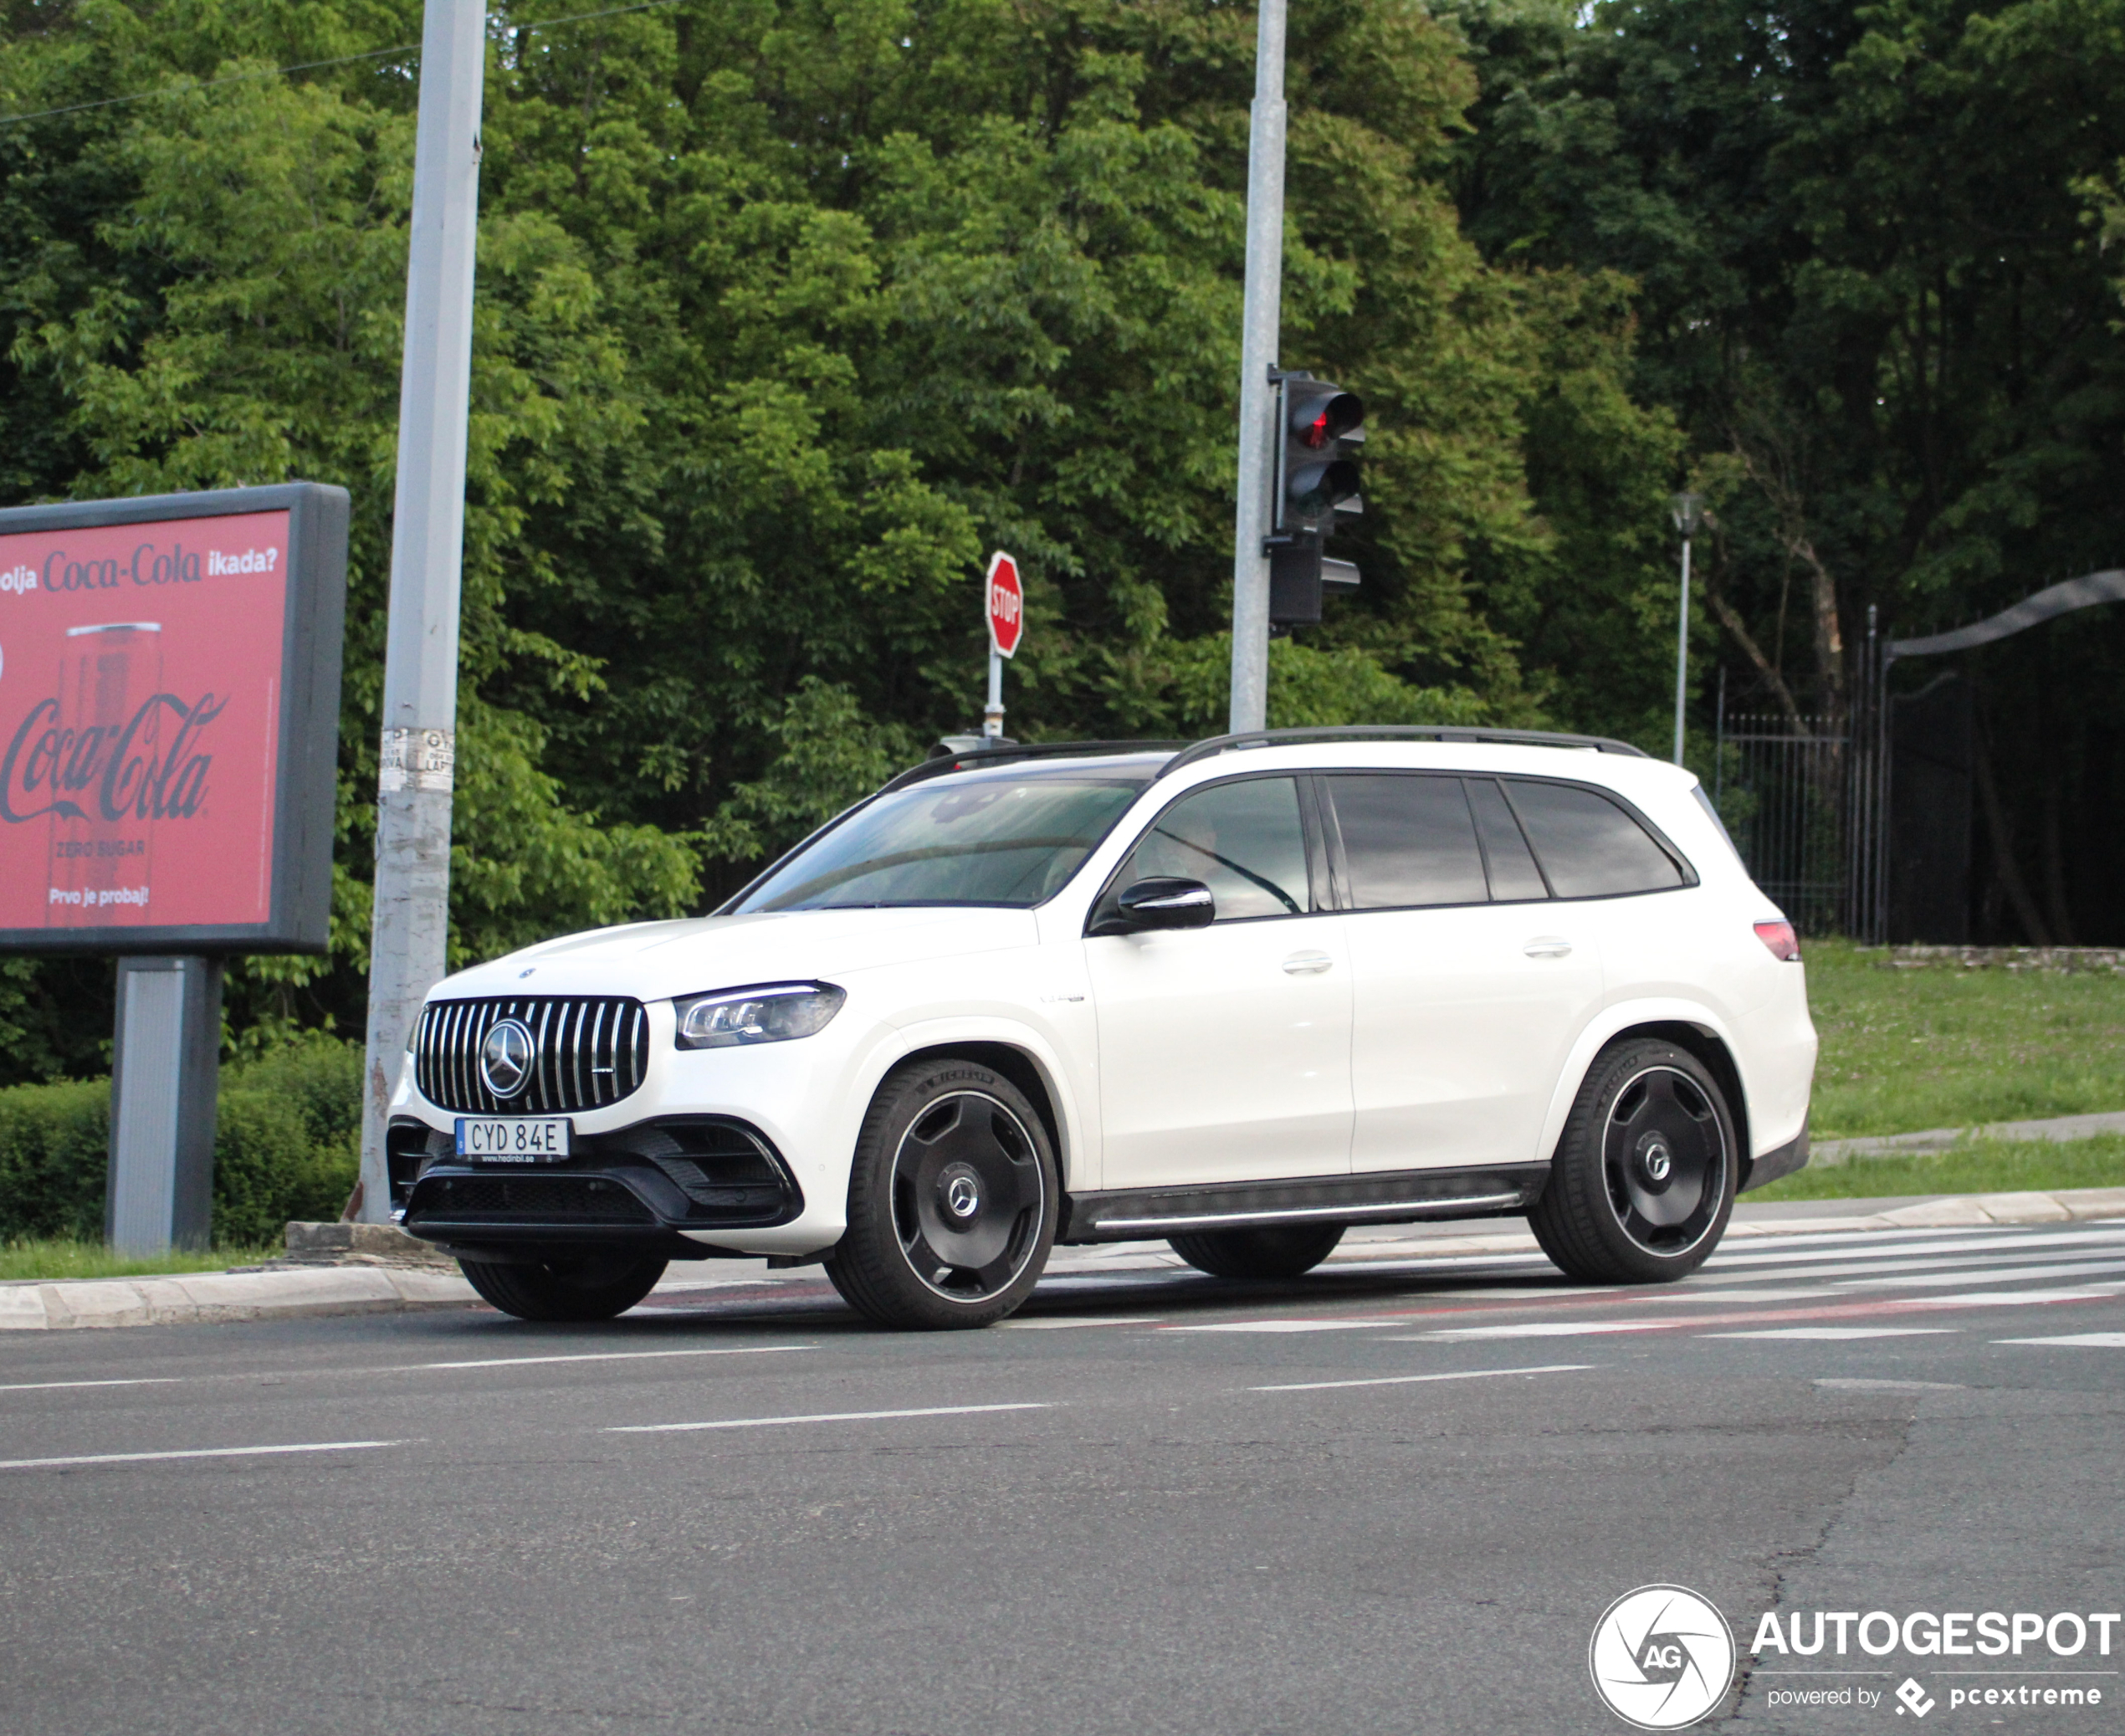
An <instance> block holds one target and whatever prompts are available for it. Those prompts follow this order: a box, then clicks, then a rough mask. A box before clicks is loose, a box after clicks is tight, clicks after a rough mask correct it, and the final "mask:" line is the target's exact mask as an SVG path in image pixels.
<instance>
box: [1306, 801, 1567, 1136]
mask: <svg viewBox="0 0 2125 1736" xmlns="http://www.w3.org/2000/svg"><path fill="white" fill-rule="evenodd" d="M1321 786H1322V790H1323V793H1324V801H1323V815H1324V826H1325V827H1326V836H1327V838H1328V840H1329V847H1330V853H1331V859H1332V861H1333V863H1334V868H1335V873H1336V878H1337V879H1338V881H1339V886H1340V891H1341V902H1342V903H1343V904H1344V905H1345V907H1346V908H1347V909H1348V911H1349V915H1348V923H1349V946H1350V955H1351V960H1352V967H1351V968H1352V975H1351V983H1352V989H1351V992H1352V996H1353V1006H1352V1020H1351V1023H1352V1033H1351V1086H1352V1093H1353V1124H1352V1146H1351V1166H1352V1168H1353V1169H1354V1170H1416V1169H1432V1168H1452V1167H1460V1166H1464V1165H1466V1166H1477V1165H1496V1164H1525V1163H1531V1162H1534V1161H1536V1160H1539V1158H1540V1156H1541V1155H1542V1154H1541V1153H1540V1152H1539V1150H1537V1149H1536V1148H1537V1145H1538V1142H1539V1139H1540V1137H1541V1132H1542V1123H1543V1118H1544V1115H1545V1114H1546V1113H1547V1112H1548V1109H1549V1100H1550V1093H1551V1090H1552V1088H1553V1087H1554V1084H1555V1083H1556V1079H1557V1075H1558V1071H1559V1068H1562V1066H1563V1065H1564V1060H1565V1058H1566V1057H1567V1055H1568V1054H1569V1051H1570V1048H1571V1045H1572V1041H1573V1039H1574V1038H1575V1037H1576V1036H1577V1035H1578V1033H1579V1032H1580V1029H1581V1028H1582V1027H1584V1025H1585V1022H1586V1020H1587V1019H1588V1018H1590V1017H1592V1015H1593V1013H1594V1011H1595V1009H1596V1008H1597V1007H1598V1006H1600V998H1601V965H1600V951H1599V948H1598V946H1597V945H1596V944H1595V940H1594V937H1593V935H1592V933H1591V929H1592V924H1588V923H1585V922H1584V921H1582V920H1581V919H1580V914H1579V913H1578V912H1577V911H1576V910H1575V909H1574V908H1573V907H1572V906H1570V905H1567V904H1558V903H1555V902H1554V901H1552V900H1551V899H1550V898H1549V887H1548V885H1547V884H1546V883H1544V879H1543V877H1542V874H1541V872H1540V870H1539V868H1538V867H1537V865H1536V863H1535V860H1534V856H1533V854H1532V853H1531V852H1530V851H1529V849H1528V844H1527V841H1526V838H1525V837H1524V836H1523V833H1522V832H1521V830H1520V828H1519V827H1518V823H1517V822H1516V821H1515V819H1514V817H1513V812H1512V810H1511V807H1510V806H1509V805H1508V803H1507V801H1505V799H1504V797H1503V795H1502V794H1501V793H1500V791H1499V789H1498V785H1497V783H1496V782H1495V781H1493V780H1492V779H1489V778H1477V777H1471V778H1461V777H1456V776H1447V775H1443V774H1436V773H1419V772H1388V773H1362V774H1361V773H1354V772H1352V773H1336V774H1333V775H1330V776H1324V777H1323V778H1322V779H1321Z"/></svg>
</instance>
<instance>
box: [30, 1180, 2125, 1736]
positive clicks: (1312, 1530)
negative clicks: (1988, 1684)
mask: <svg viewBox="0 0 2125 1736" xmlns="http://www.w3.org/2000/svg"><path fill="white" fill-rule="evenodd" d="M717 1271H718V1268H716V1267H712V1266H711V1267H703V1268H701V1269H700V1275H701V1277H702V1278H703V1279H704V1281H709V1280H714V1278H715V1277H716V1274H717ZM653 1300H654V1301H655V1302H656V1303H658V1305H656V1306H645V1307H644V1308H642V1309H639V1310H637V1312H636V1313H635V1314H632V1315H630V1316H629V1317H627V1319H623V1320H621V1321H618V1322H615V1323H613V1324H610V1325H607V1326H602V1327H597V1328H567V1329H562V1328H542V1327H533V1326H528V1325H525V1324H520V1323H517V1322H514V1321H510V1320H507V1319H504V1318H502V1317H500V1316H499V1315H494V1314H488V1313H485V1312H484V1311H481V1312H463V1313H453V1314H427V1315H402V1316H389V1317H371V1318H353V1319H337V1320H327V1321H320V1322H310V1323H300V1324H298V1323H283V1324H262V1325H255V1326H228V1327H198V1328H170V1329H140V1330H133V1331H119V1332H109V1333H64V1334H59V1333H54V1334H34V1335H32V1334H23V1335H21V1336H20V1337H19V1338H15V1339H6V1338H0V1730H3V1731H5V1732H6V1733H7V1736H45V1733H65V1736H78V1733H84V1732H88V1733H102V1732H111V1733H120V1732H123V1733H126V1736H157V1733H163V1732H172V1733H185V1736H191V1733H200V1732H213V1733H216V1736H224V1733H226V1736H239V1733H251V1732H272V1733H275V1736H280V1733H289V1732H370V1731H376V1732H384V1731H388V1732H392V1733H393V1736H430V1733H433V1736H486V1733H493V1732H530V1731H535V1732H540V1733H549V1732H575V1731H583V1732H607V1731H614V1732H619V1731H624V1732H637V1731H639V1732H664V1731H704V1732H717V1733H722V1732H745V1733H754V1732H759V1733H812V1732H818V1733H832V1736H880V1733H888V1732H905V1733H911V1736H961V1733H964V1736H977V1733H978V1736H1019V1733H1028V1736H1034V1733H1038V1736H1046V1733H1050V1732H1073V1733H1088V1736H1090V1733H1106V1732H1114V1733H1122V1732H1128V1733H1132V1736H1136V1733H1163V1732H1175V1733H1187V1736H1196V1733H1204V1736H1211V1733H1215V1736H1257V1733H1259V1736H1271V1733H1277V1736H1301V1733H1304V1736H1341V1733H1344V1732H1352V1733H1355V1732H1365V1733H1370V1732H1382V1733H1386V1732H1395V1733H1402V1732H1435V1731H1436V1732H1456V1733H1458V1732H1481V1733H1486V1736H1487V1733H1505V1732H1528V1733H1531V1736H1559V1733H1574V1732H1580V1731H1586V1732H1605V1731H1620V1730H1622V1729H1624V1728H1626V1726H1625V1725H1623V1724H1622V1723H1620V1722H1619V1721H1617V1720H1616V1718H1613V1717H1612V1716H1611V1715H1610V1713H1608V1712H1607V1711H1605V1709H1603V1708H1602V1707H1601V1706H1600V1703H1598V1702H1597V1701H1596V1699H1595V1697H1594V1693H1593V1691H1592V1688H1591V1686H1590V1681H1589V1677H1588V1671H1587V1644H1588V1638H1589V1636H1590V1631H1591V1629H1592V1626H1593V1624H1594V1622H1595V1619H1596V1618H1597V1616H1600V1612H1601V1611H1603V1610H1604V1608H1605V1606H1606V1605H1609V1604H1610V1602H1611V1601H1612V1600H1614V1599H1616V1597H1618V1596H1619V1595H1621V1594H1622V1593H1624V1592H1625V1591H1626V1590H1630V1589H1631V1588H1632V1587H1634V1586H1636V1585H1641V1584H1645V1583H1647V1582H1653V1581H1666V1582H1673V1583H1679V1584H1682V1585H1687V1586H1689V1587H1692V1588H1693V1589H1695V1590H1697V1591H1699V1592H1701V1593H1703V1594H1704V1595H1706V1596H1707V1597H1708V1598H1710V1599H1711V1600H1713V1602H1714V1603H1716V1604H1717V1605H1718V1606H1719V1608H1720V1609H1721V1610H1723V1611H1724V1612H1725V1614H1726V1615H1727V1616H1728V1619H1729V1621H1731V1622H1732V1624H1733V1627H1734V1629H1735V1631H1736V1634H1737V1637H1738V1640H1739V1641H1740V1643H1741V1645H1742V1646H1744V1647H1746V1646H1748V1645H1749V1641H1750V1637H1751V1636H1752V1634H1753V1633H1754V1631H1755V1626H1756V1623H1757V1621H1758V1620H1759V1617H1760V1616H1761V1615H1762V1614H1763V1612H1764V1611H1766V1610H1767V1609H1772V1608H1774V1607H1775V1608H1776V1609H1778V1610H1779V1611H1786V1610H1789V1609H1798V1610H1804V1611H1805V1610H1853V1611H1870V1610H1873V1609H1877V1608H1880V1609H1887V1610H1890V1611H1908V1610H1919V1609H1923V1610H1931V1611H1941V1610H1947V1609H1953V1610H1969V1609H1975V1610H1979V1611H1982V1610H1986V1609H1998V1610H2002V1611H2056V1610H2080V1611H2101V1610H2116V1609H2118V1608H2120V1607H2121V1605H2120V1601H2119V1599H2120V1594H2121V1592H2125V1583H2121V1580H2122V1579H2125V1576H2122V1575H2121V1573H2120V1568H2121V1565H2122V1564H2125V1551H2122V1550H2121V1544H2125V1515H2122V1514H2121V1508H2120V1504H2119V1502H2118V1499H2117V1473H2118V1471H2119V1468H2120V1448H2119V1444H2118V1443H2119V1428H2118V1424H2119V1421H2120V1417H2121V1413H2125V1222H2117V1223H2102V1224H2070V1225H2062V1226H2056V1227H2052V1226H2045V1227H2042V1228H2035V1229H2013V1230H2008V1229H1994V1230H1985V1231H1960V1230H1959V1231H1932V1230H1923V1231H1910V1232H1894V1233H1880V1232H1877V1233H1872V1234H1863V1235H1862V1234H1825V1235H1820V1236H1812V1237H1795V1238H1779V1239H1776V1240H1775V1241H1758V1242H1748V1243H1744V1242H1733V1243H1730V1244H1729V1246H1728V1249H1726V1250H1724V1251H1723V1252H1722V1253H1721V1255H1720V1256H1719V1257H1717V1258H1716V1259H1715V1260H1714V1262H1713V1263H1712V1264H1711V1265H1710V1266H1709V1267H1708V1268H1707V1269H1706V1271H1705V1272H1704V1273H1702V1274H1700V1275H1699V1277H1697V1278H1695V1279H1693V1280H1692V1281H1691V1282H1690V1283H1687V1284H1684V1285H1682V1286H1677V1287H1672V1288H1656V1289H1650V1290H1636V1291H1624V1292H1616V1291H1589V1290H1585V1289H1581V1288H1574V1287H1572V1286H1569V1285H1568V1284H1566V1283H1564V1282H1563V1281H1562V1280H1560V1279H1558V1278H1556V1277H1555V1276H1554V1273H1549V1270H1548V1268H1547V1267H1545V1266H1544V1264H1543V1263H1542V1262H1539V1260H1535V1259H1515V1258H1509V1257H1505V1258H1501V1257H1479V1258H1463V1259H1461V1260H1458V1261H1454V1260H1447V1259H1440V1260H1434V1261H1429V1262H1410V1261H1400V1262H1385V1263H1377V1264H1374V1265H1371V1266H1365V1265H1355V1266H1346V1267H1341V1268H1339V1269H1333V1270H1329V1271H1328V1272H1325V1273H1324V1274H1322V1275H1320V1276H1319V1278H1315V1279H1312V1280H1308V1281H1307V1282H1305V1283H1298V1284H1293V1285H1288V1286H1282V1287H1278V1288H1273V1289H1266V1290H1265V1289H1259V1288H1241V1287H1237V1286H1232V1285H1228V1284H1221V1283H1216V1282H1214V1281H1212V1280H1211V1279H1207V1278H1199V1277H1196V1276H1193V1275H1189V1274H1184V1273H1173V1272H1162V1271H1153V1272H1139V1273H1127V1272H1124V1273H1104V1274H1094V1275H1082V1276H1074V1277H1072V1276H1065V1277H1058V1278H1052V1279H1050V1280H1049V1281H1048V1282H1047V1283H1044V1284H1043V1286H1042V1289H1041V1291H1040V1293H1038V1295H1037V1297H1036V1298H1035V1300H1034V1302H1033V1303H1032V1306H1031V1307H1030V1308H1028V1309H1027V1312H1026V1313H1025V1314H1023V1315H1022V1316H1021V1317H1020V1319H1019V1320H1018V1321H1017V1322H1016V1323H1015V1324H1012V1325H1011V1326H1010V1327H1008V1328H1005V1329H996V1330H993V1331H990V1332H986V1333H981V1334H955V1335H936V1336H902V1335H892V1334H881V1333H878V1332H873V1331H870V1330H868V1329H863V1327H861V1326H859V1325H858V1324H856V1322H855V1321H854V1319H853V1317H851V1316H850V1315H849V1314H847V1313H846V1312H845V1311H844V1310H843V1309H842V1308H841V1307H840V1305H839V1304H838V1303H837V1302H836V1301H835V1300H834V1299H833V1298H832V1293H831V1292H829V1291H827V1289H826V1288H825V1286H824V1285H823V1283H821V1282H820V1280H819V1278H818V1275H817V1272H816V1270H814V1271H812V1272H809V1273H805V1272H800V1273H791V1274H787V1275H778V1276H777V1277H776V1278H774V1279H766V1278H758V1277H755V1278H750V1279H741V1280H738V1281H733V1282H729V1283H725V1284H724V1285H723V1286H722V1287H721V1288H704V1289H699V1290H696V1291H693V1292H689V1293H674V1292H669V1291H667V1292H663V1293H659V1296H658V1298H653ZM2088 1334H2097V1335H2099V1336H2098V1341H2097V1342H2093V1343H2073V1342H2070V1340H2071V1339H2075V1338H2078V1337H2082V1336H2084V1335H2088ZM2101 1334H2112V1337H2111V1338H2110V1339H2108V1340H2107V1341H2103V1340H2102V1339H2101V1338H2100V1335H2101ZM2030 1340H2037V1342H2030ZM2062 1340H2066V1341H2062ZM260 1449H265V1450H263V1451H262V1450H260ZM2119 1649H2120V1650H2125V1635H2121V1636H2120V1640H2119ZM1744 1662H1746V1660H1744ZM1810 1662H1811V1661H1810V1660H1809V1659H1805V1658H1793V1659H1790V1660H1779V1661H1774V1660H1769V1659H1767V1660H1766V1661H1765V1662H1764V1666H1763V1667H1760V1668H1759V1669H1757V1670H1755V1671H1754V1672H1753V1673H1749V1672H1745V1673H1744V1679H1743V1681H1742V1682H1741V1684H1740V1686H1739V1687H1738V1691H1737V1692H1736V1694H1735V1695H1733V1696H1731V1697H1730V1698H1729V1700H1728V1705H1727V1707H1726V1708H1723V1709H1722V1710H1720V1711H1719V1712H1718V1713H1714V1714H1713V1717H1712V1718H1710V1719H1709V1720H1708V1724H1707V1726H1705V1727H1707V1728H1718V1727H1722V1726H1723V1725H1725V1724H1727V1723H1733V1724H1735V1725H1737V1726H1738V1728H1740V1729H1742V1730H1744V1731H1746V1732H1750V1733H1754V1732H1758V1731H1767V1732H1768V1731H1780V1732H1783V1731H1787V1730H1792V1731H1810V1732H1812V1731H1821V1730H1855V1729H1873V1730H1887V1729H1889V1728H1897V1730H1898V1731H1899V1733H1900V1736H1901V1733H1902V1731H1906V1730H1909V1729H1911V1728H1913V1720H1912V1719H1911V1718H1905V1717H1904V1716H1903V1715H1902V1713H1901V1712H1899V1711H1898V1710H1897V1707H1896V1705H1895V1703H1894V1702H1893V1700H1892V1699H1889V1698H1885V1699H1884V1701H1883V1702H1882V1704H1881V1705H1880V1706H1878V1707H1877V1708H1874V1710H1873V1711H1872V1713H1861V1712H1859V1711H1856V1710H1852V1709H1846V1710H1843V1711H1841V1712H1828V1711H1819V1710H1807V1711H1794V1710H1787V1709H1774V1708H1773V1707H1772V1706H1771V1705H1770V1703H1769V1697H1770V1693H1771V1691H1772V1690H1773V1689H1774V1688H1775V1687H1777V1686H1778V1685H1779V1678H1777V1677H1774V1676H1773V1675H1772V1673H1771V1671H1772V1669H1773V1667H1774V1664H1776V1665H1777V1666H1778V1667H1784V1666H1785V1665H1789V1664H1790V1665H1791V1666H1795V1667H1798V1666H1805V1665H1807V1664H1808V1663H1810ZM1812 1662H1815V1663H1816V1664H1817V1665H1822V1664H1824V1663H1825V1660H1824V1659H1820V1658H1818V1659H1815V1660H1813V1661H1812ZM1846 1662H1848V1663H1849V1664H1851V1666H1852V1667H1863V1668H1872V1669H1875V1670H1877V1675H1876V1676H1874V1677H1866V1678H1859V1679H1861V1681H1862V1685H1866V1684H1867V1683H1871V1684H1872V1688H1873V1689H1874V1690H1875V1691H1880V1690H1882V1689H1883V1688H1885V1687H1887V1688H1892V1687H1894V1686H1895V1685H1896V1683H1897V1682H1899V1681H1901V1680H1902V1678H1903V1676H1904V1674H1905V1673H1906V1672H1905V1671H1904V1669H1903V1668H1901V1667H1899V1668H1897V1670H1896V1671H1895V1672H1893V1673H1887V1672H1882V1662H1884V1661H1877V1660H1874V1659H1871V1658H1868V1657H1855V1658H1853V1659H1851V1660H1847V1661H1846ZM1886 1662H1896V1661H1895V1660H1888V1661H1886ZM1931 1662H1934V1663H1940V1662H1945V1661H1944V1660H1938V1659H1936V1660H1932V1661H1931ZM1975 1662H1977V1663H1979V1664H1983V1663H1984V1662H1986V1661H1985V1660H1983V1659H1978V1660H1975ZM2008 1662H2010V1663H2015V1662H2019V1663H2021V1664H2025V1665H2026V1666H2028V1667H2031V1668H2035V1667H2039V1666H2040V1665H2041V1666H2043V1667H2058V1668H2065V1667H2067V1666H2068V1665H2071V1667H2074V1668H2076V1669H2078V1670H2081V1671H2084V1672H2112V1671H2114V1670H2115V1669H2116V1668H2117V1667H2120V1659H2119V1658H2117V1657H2098V1656H2096V1655H2094V1648H2093V1646H2091V1647H2090V1648H2089V1650H2088V1654H2087V1655H2084V1656H2081V1657H2077V1658H2074V1659H2070V1660H2064V1661H2058V1660H2051V1659H2048V1658H2045V1659H2038V1658H2034V1657H2031V1658H2025V1659H2022V1660H2019V1661H2018V1660H2013V1659H2010V1660H2008ZM1919 1673H1920V1674H1921V1676H1922V1677H1923V1680H1924V1682H1926V1684H1927V1686H1928V1688H1929V1690H1930V1691H1932V1692H1933V1694H1934V1697H1935V1698H1936V1700H1937V1709H1935V1710H1934V1711H1933V1714H1932V1716H1930V1717H1929V1718H1928V1719H1927V1724H1928V1728H1994V1727H1995V1726H2000V1727H2005V1728H2023V1729H2029V1730H2035V1731H2044V1732H2051V1731H2079V1730H2083V1729H2085V1730H2088V1731H2091V1732H2115V1731H2117V1730H2119V1729H2122V1728H2125V1713H2119V1712H2118V1711H2117V1707H2118V1705H2119V1704H2121V1703H2125V1681H2121V1678H2119V1677H2116V1676H2115V1675H2113V1674H2102V1675H2092V1676H2085V1677H2080V1678H2078V1679H2080V1680H2081V1681H2082V1682H2096V1683H2099V1684H2101V1685H2102V1686H2103V1687H2106V1688H2107V1689H2110V1690H2112V1692H2107V1695H2106V1698H2107V1701H2108V1702H2109V1705H2108V1707H2107V1708H2106V1710H2105V1711H2103V1712H2102V1713H2072V1714H2067V1713H2060V1712H2056V1711H2051V1712H2046V1711H2041V1710H2026V1711H2025V1710H2019V1709H2018V1710H2015V1711H1999V1712H1992V1711H1984V1712H1974V1711H1972V1710H1970V1709H1969V1708H1963V1709H1961V1710H1958V1711H1951V1710H1950V1709H1949V1708H1948V1705H1947V1703H1946V1702H1947V1698H1948V1695H1947V1692H1946V1691H1945V1690H1946V1687H1947V1686H1948V1678H1947V1677H1943V1676H1939V1675H1938V1674H1936V1673H1933V1672H1919ZM1806 1679H1808V1678H1796V1677H1785V1678H1784V1681H1785V1682H1787V1683H1789V1684H1790V1683H1791V1682H1795V1681H1796V1680H1800V1681H1805V1680H1806Z"/></svg>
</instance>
